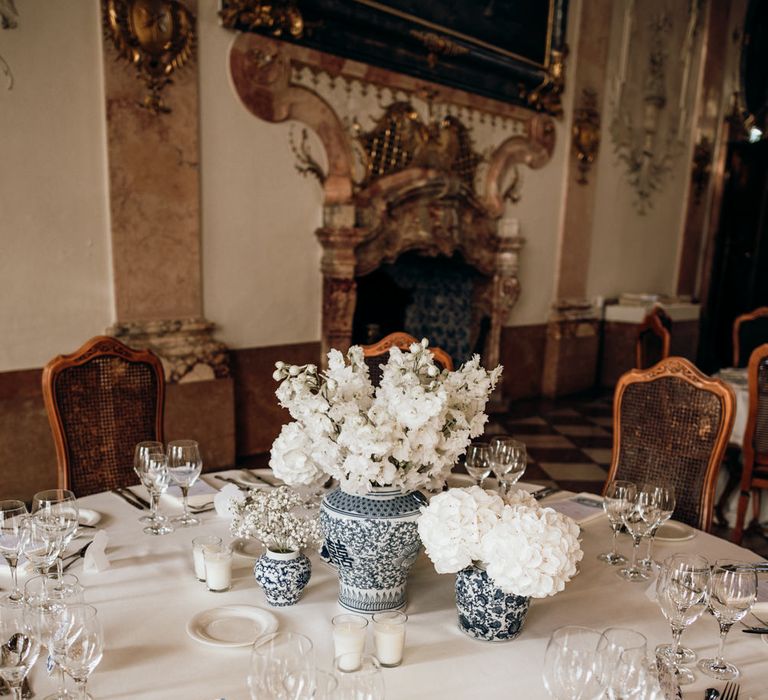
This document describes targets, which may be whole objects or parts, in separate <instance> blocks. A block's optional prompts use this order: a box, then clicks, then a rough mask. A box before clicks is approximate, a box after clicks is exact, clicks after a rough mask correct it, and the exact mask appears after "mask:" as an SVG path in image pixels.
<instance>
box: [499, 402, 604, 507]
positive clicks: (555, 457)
mask: <svg viewBox="0 0 768 700" xmlns="http://www.w3.org/2000/svg"><path fill="white" fill-rule="evenodd" d="M611 401H612V398H611V396H605V397H599V398H595V399H589V398H588V399H580V400H578V399H577V400H559V401H557V402H552V401H544V400H541V401H535V402H532V401H529V402H519V403H517V404H515V405H513V406H512V409H511V410H510V412H509V413H497V414H492V415H491V417H490V420H489V422H488V425H487V426H486V431H485V432H486V435H488V436H493V435H502V434H506V435H512V436H513V437H515V438H516V439H518V440H520V441H521V442H524V443H525V445H526V447H527V451H528V467H527V469H526V471H525V475H524V476H523V480H525V481H530V482H535V483H541V484H546V485H548V486H549V485H551V486H555V485H556V486H558V487H560V488H562V489H567V490H569V491H577V492H578V491H590V492H593V493H600V492H601V491H602V489H603V485H604V484H605V477H606V475H607V474H608V467H609V465H610V463H611V446H612V437H611Z"/></svg>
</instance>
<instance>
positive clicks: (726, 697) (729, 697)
mask: <svg viewBox="0 0 768 700" xmlns="http://www.w3.org/2000/svg"><path fill="white" fill-rule="evenodd" d="M739 687H740V686H739V684H738V683H731V682H730V681H729V682H728V683H726V684H725V688H723V694H722V695H721V696H720V698H721V700H739Z"/></svg>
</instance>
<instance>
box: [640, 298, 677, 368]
mask: <svg viewBox="0 0 768 700" xmlns="http://www.w3.org/2000/svg"><path fill="white" fill-rule="evenodd" d="M671 329H672V319H670V318H669V316H668V315H667V313H666V312H665V311H664V309H662V308H661V307H659V306H656V307H654V308H653V310H652V311H650V312H649V313H648V315H647V316H646V317H645V319H643V322H642V323H641V324H640V326H639V327H638V329H637V340H636V341H635V362H636V366H637V368H638V369H648V368H649V367H653V365H655V364H656V363H657V362H660V361H661V360H663V359H664V358H666V357H669V344H670V340H671Z"/></svg>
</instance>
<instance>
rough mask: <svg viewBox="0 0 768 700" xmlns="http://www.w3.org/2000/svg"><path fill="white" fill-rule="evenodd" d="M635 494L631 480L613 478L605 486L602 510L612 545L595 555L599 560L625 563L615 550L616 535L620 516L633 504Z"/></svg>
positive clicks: (619, 527) (620, 522) (619, 524)
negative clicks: (611, 538)
mask: <svg viewBox="0 0 768 700" xmlns="http://www.w3.org/2000/svg"><path fill="white" fill-rule="evenodd" d="M636 496H637V486H635V485H634V484H633V483H632V482H631V481H621V480H614V481H611V482H610V483H609V484H608V486H607V487H606V489H605V495H604V496H603V510H604V511H605V514H606V515H607V516H608V522H609V523H610V524H611V530H612V531H613V545H612V547H611V551H610V552H604V553H603V554H598V555H597V558H598V559H599V560H600V561H604V562H607V563H608V564H612V565H614V566H615V565H617V564H626V562H627V560H626V558H625V557H623V556H622V555H621V554H618V553H617V552H616V536H617V535H618V534H619V530H621V526H622V519H621V516H622V514H623V513H625V512H626V511H627V510H628V509H629V508H631V507H632V506H633V504H634V502H635V497H636Z"/></svg>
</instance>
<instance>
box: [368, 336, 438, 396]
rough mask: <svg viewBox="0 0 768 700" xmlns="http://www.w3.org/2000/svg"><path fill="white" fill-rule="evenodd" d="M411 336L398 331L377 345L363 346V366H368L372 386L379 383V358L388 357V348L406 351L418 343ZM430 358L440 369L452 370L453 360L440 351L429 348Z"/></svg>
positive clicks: (380, 373)
mask: <svg viewBox="0 0 768 700" xmlns="http://www.w3.org/2000/svg"><path fill="white" fill-rule="evenodd" d="M418 342H419V341H418V340H416V338H414V337H413V336H412V335H409V334H408V333H403V332H402V331H398V332H397V333H390V334H389V335H388V336H386V337H385V338H382V339H381V340H380V341H379V342H378V343H373V344H372V345H363V346H362V348H363V357H364V359H365V364H366V365H368V373H369V375H370V377H371V382H372V383H373V385H374V386H379V384H380V383H381V376H382V370H381V359H380V358H381V356H382V355H388V354H389V349H390V348H393V347H395V348H400V350H407V349H408V348H409V347H411V345H413V344H414V343H418ZM429 350H430V352H431V353H432V357H433V358H434V360H435V364H436V365H437V366H438V367H439V368H440V369H447V370H449V371H452V370H453V360H452V359H451V356H450V355H449V354H448V353H447V352H445V350H441V349H440V348H430V349H429Z"/></svg>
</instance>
